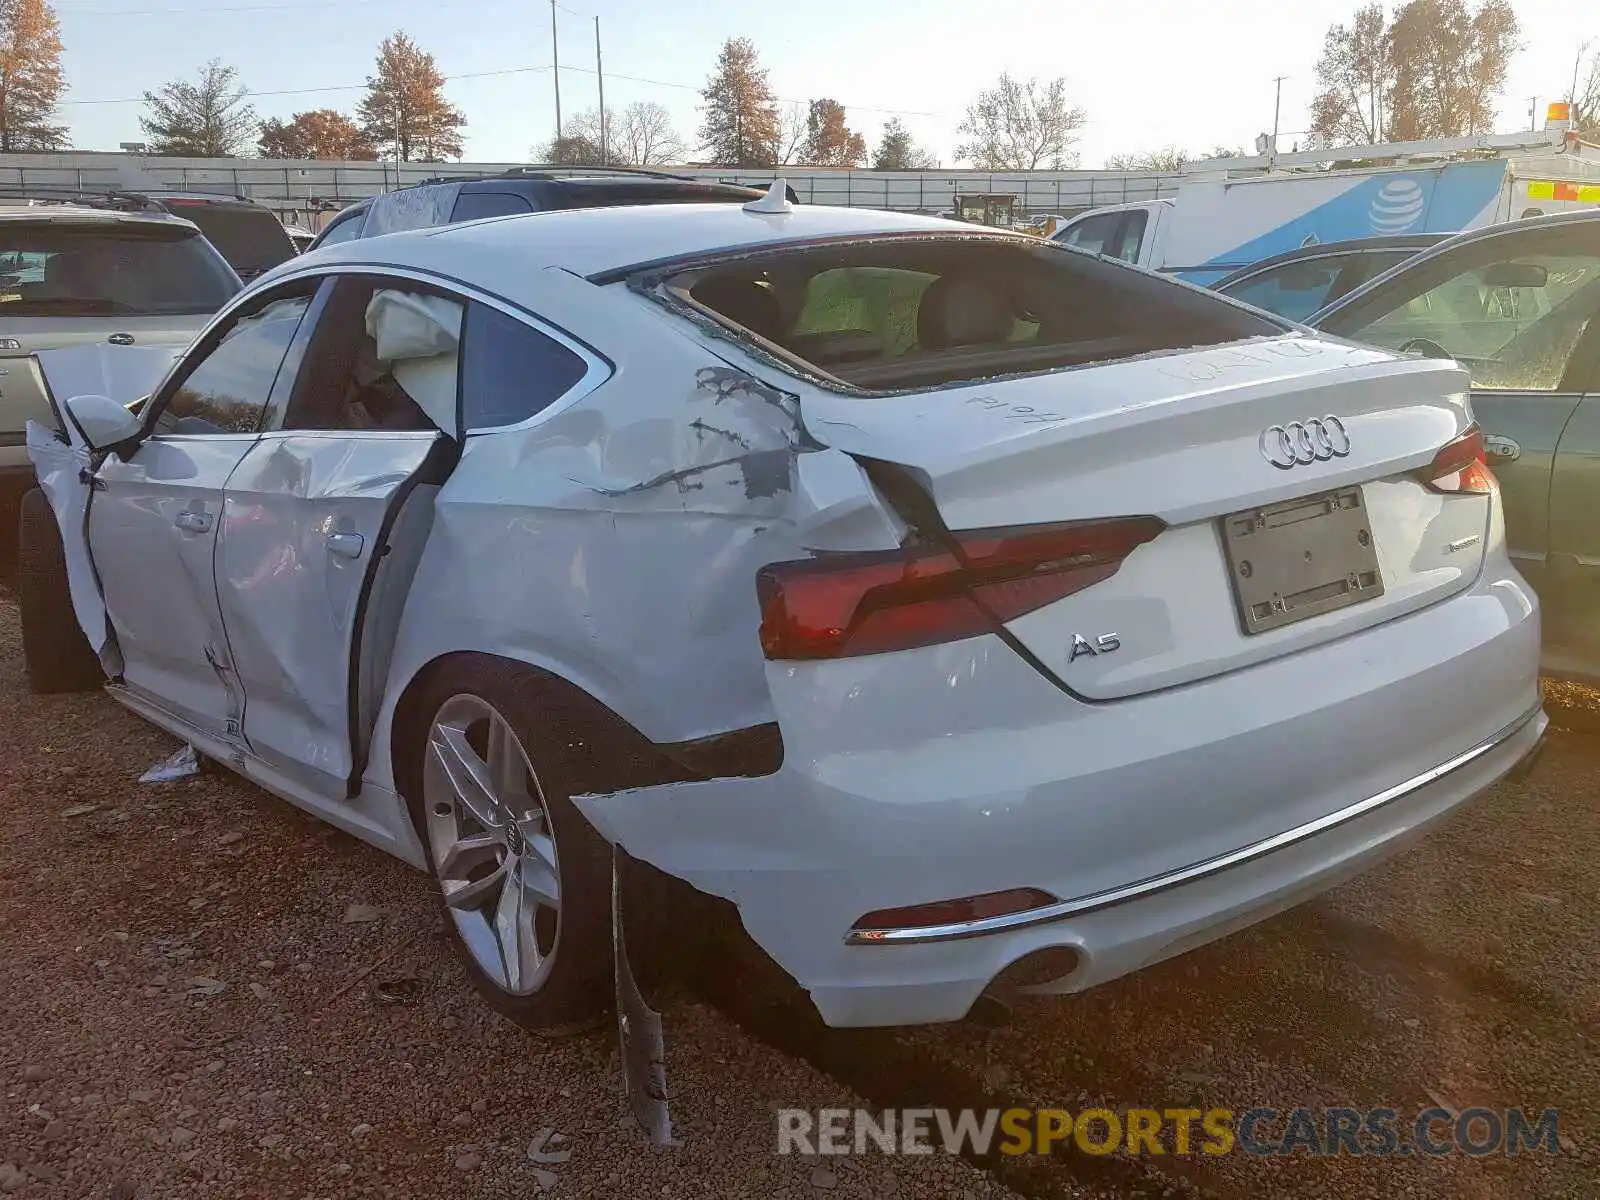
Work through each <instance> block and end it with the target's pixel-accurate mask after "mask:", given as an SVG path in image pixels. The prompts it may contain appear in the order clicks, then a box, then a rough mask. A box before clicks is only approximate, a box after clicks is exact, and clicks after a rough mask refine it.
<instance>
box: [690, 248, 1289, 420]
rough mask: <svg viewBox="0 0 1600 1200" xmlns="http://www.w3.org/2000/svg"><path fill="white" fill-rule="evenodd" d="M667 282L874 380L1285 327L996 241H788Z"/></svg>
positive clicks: (813, 356)
mask: <svg viewBox="0 0 1600 1200" xmlns="http://www.w3.org/2000/svg"><path fill="white" fill-rule="evenodd" d="M669 286H670V287H671V288H672V289H673V291H674V292H676V294H677V295H679V296H680V297H687V298H688V299H690V300H691V301H693V302H694V303H695V304H697V305H699V306H700V307H702V308H705V309H709V310H710V311H712V312H713V313H715V314H717V315H718V316H720V317H722V318H723V319H725V320H727V321H731V322H733V323H734V324H736V325H739V326H742V327H743V328H744V329H746V330H748V331H749V332H751V333H753V334H755V335H757V336H758V337H760V338H763V339H764V340H765V341H767V342H768V343H770V344H772V345H773V346H775V347H777V348H778V349H779V350H781V351H782V352H784V353H785V354H786V355H787V356H790V357H792V358H794V359H797V360H799V361H800V362H801V363H804V364H806V365H807V366H809V367H811V368H812V369H814V370H816V371H819V372H822V373H824V374H826V375H831V376H833V377H834V378H836V379H839V380H841V381H843V382H845V383H848V384H851V385H853V386H856V387H860V388H864V389H868V390H879V391H894V390H899V389H911V388H918V387H928V386H934V385H938V384H946V383H961V382H966V381H969V380H975V379H982V378H987V377H990V376H994V375H1001V374H1009V373H1013V372H1025V371H1041V370H1050V369H1053V368H1059V367H1068V366H1078V365H1082V364H1086V363H1096V362H1109V361H1114V360H1117V359H1124V358H1132V357H1134V356H1136V355H1140V354H1151V353H1156V352H1160V351H1166V350H1181V349H1188V348H1191V347H1195V346H1210V345H1219V344H1222V343H1225V342H1234V341H1239V340H1241V339H1244V338H1250V337H1262V336H1271V335H1274V334H1278V333H1281V332H1283V327H1282V326H1280V325H1277V324H1274V323H1272V322H1270V321H1269V320H1267V319H1266V318H1264V317H1261V316H1258V315H1253V314H1251V313H1248V312H1244V311H1241V310H1240V309H1238V308H1236V307H1234V306H1233V305H1230V304H1227V303H1225V302H1223V301H1221V300H1218V299H1216V298H1214V297H1212V296H1210V295H1207V294H1206V293H1203V292H1199V291H1194V290H1191V289H1189V288H1185V287H1182V286H1180V285H1178V284H1176V283H1172V282H1169V281H1167V280H1164V279H1161V278H1159V277H1156V276H1152V275H1147V274H1144V273H1141V272H1137V271H1132V270H1129V269H1127V268H1125V267H1122V266H1120V265H1118V264H1115V263H1110V262H1106V261H1104V260H1101V259H1098V258H1094V257H1090V256H1089V255H1085V254H1080V253H1077V252H1074V251H1070V250H1064V249H1062V248H1060V247H1056V246H1050V245H1046V244H1039V245H1031V244H1028V243H1026V242H1016V241H1009V240H1006V241H1002V240H1000V239H975V238H952V237H930V238H905V237H895V238H879V239H866V240H861V241H852V242H848V243H842V244H831V245H827V246H814V247H807V248H803V249H799V250H784V251H777V252H773V253H770V254H762V255H754V256H748V257H744V258H741V259H739V260H737V261H734V262H727V263H719V264H715V265H712V266H708V267H703V268H698V269H696V270H693V271H689V272H685V273H683V274H682V275H679V276H678V277H676V278H675V279H673V280H672V281H671V283H670V285H669Z"/></svg>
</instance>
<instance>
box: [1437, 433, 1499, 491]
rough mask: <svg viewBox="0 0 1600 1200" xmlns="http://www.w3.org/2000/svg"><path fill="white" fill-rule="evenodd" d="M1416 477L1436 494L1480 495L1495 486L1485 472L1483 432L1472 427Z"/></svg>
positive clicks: (1440, 452) (1493, 479)
mask: <svg viewBox="0 0 1600 1200" xmlns="http://www.w3.org/2000/svg"><path fill="white" fill-rule="evenodd" d="M1416 477H1417V478H1418V479H1420V480H1421V481H1422V482H1423V483H1424V484H1426V485H1427V486H1428V487H1429V488H1431V489H1432V490H1433V491H1436V492H1445V493H1447V494H1450V495H1455V494H1458V493H1462V492H1470V493H1476V494H1480V495H1481V494H1484V493H1487V492H1492V491H1494V490H1495V488H1497V487H1498V486H1499V483H1498V481H1497V480H1496V479H1495V477H1494V472H1493V471H1491V470H1490V469H1489V463H1488V456H1487V454H1486V452H1485V450H1484V443H1483V430H1482V429H1480V428H1479V427H1478V426H1476V425H1471V426H1468V428H1467V431H1466V432H1465V433H1463V434H1462V435H1461V436H1460V437H1458V438H1456V440H1455V441H1453V442H1450V443H1448V444H1447V445H1446V446H1445V447H1444V448H1443V449H1442V450H1440V451H1439V453H1438V454H1435V455H1434V456H1433V462H1431V463H1429V464H1428V465H1427V466H1426V467H1423V468H1422V469H1421V470H1420V471H1417V472H1416Z"/></svg>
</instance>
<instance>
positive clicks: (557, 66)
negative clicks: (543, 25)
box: [550, 0, 561, 142]
mask: <svg viewBox="0 0 1600 1200" xmlns="http://www.w3.org/2000/svg"><path fill="white" fill-rule="evenodd" d="M550 75H551V77H552V78H553V79H554V80H555V82H556V141H558V142H559V141H560V140H561V51H560V50H559V49H558V48H557V45H556V0H550Z"/></svg>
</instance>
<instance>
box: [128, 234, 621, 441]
mask: <svg viewBox="0 0 1600 1200" xmlns="http://www.w3.org/2000/svg"><path fill="white" fill-rule="evenodd" d="M281 269H282V268H280V270H281ZM340 275H383V276H388V277H392V278H394V279H405V280H410V281H412V282H414V283H425V284H429V285H430V286H432V287H436V288H439V289H441V290H443V291H446V292H450V293H452V294H453V295H455V296H457V297H459V298H462V299H465V300H470V301H477V302H478V303H481V304H485V305H487V306H489V307H490V308H493V309H497V310H499V311H500V312H502V313H504V314H505V315H506V316H508V317H511V318H512V319H513V320H516V321H519V322H521V323H522V324H524V325H527V326H529V327H530V328H532V329H534V330H537V331H538V332H539V333H542V334H544V335H545V336H546V337H549V338H551V339H553V340H555V341H557V342H559V343H561V345H563V346H565V347H566V348H567V349H569V350H571V351H573V352H574V353H576V354H577V355H578V356H579V357H581V358H582V359H583V360H584V363H585V366H586V368H587V369H586V370H585V372H584V375H583V377H582V378H581V379H579V380H578V382H577V383H575V384H573V385H572V387H570V388H568V389H567V390H566V391H565V392H563V393H562V394H561V395H560V396H558V397H556V398H555V399H554V400H552V401H551V402H550V403H549V404H547V405H546V406H545V407H544V408H541V409H540V410H539V411H538V412H536V413H534V414H533V415H532V416H530V417H525V418H523V419H522V420H521V421H517V422H515V423H513V424H510V425H492V426H484V427H482V428H479V429H458V432H457V435H456V436H457V440H458V441H461V442H462V444H463V445H465V439H466V438H471V437H478V436H481V435H483V434H492V433H517V432H521V431H523V430H527V429H532V428H534V427H536V426H537V425H539V424H540V423H542V422H543V421H545V420H548V419H550V418H552V417H554V416H556V415H557V414H559V413H561V412H564V411H566V410H567V409H569V408H571V407H572V406H573V405H575V404H577V403H578V402H579V401H581V400H583V399H584V398H585V397H587V396H588V395H589V394H590V393H592V392H594V391H595V390H597V389H598V388H600V387H601V386H602V385H604V384H605V383H606V382H607V381H608V380H610V378H611V377H612V376H613V375H614V374H616V370H617V368H616V363H615V362H613V361H612V360H611V359H610V358H608V357H607V356H606V355H604V354H602V353H601V352H600V351H599V350H597V349H595V348H594V347H592V346H590V345H588V344H587V343H585V342H582V341H580V340H579V339H578V338H577V337H576V336H575V335H573V334H571V333H568V332H567V331H566V330H565V329H562V328H561V327H560V326H559V325H557V324H555V323H554V322H553V321H550V320H549V319H547V318H545V317H542V316H540V315H539V314H537V313H535V312H533V311H532V310H531V309H528V308H525V307H523V306H522V305H520V304H516V303H514V302H512V301H510V300H507V299H505V298H504V297H502V296H497V295H495V294H494V293H493V292H488V291H485V290H484V289H483V288H480V287H477V286H476V285H474V284H470V283H468V282H467V281H465V280H463V279H459V278H456V277H455V276H452V275H444V274H441V273H439V272H435V271H424V270H420V269H418V268H416V267H407V266H400V265H398V264H391V263H380V262H367V261H361V260H355V261H350V262H323V263H313V264H306V265H299V264H296V267H295V268H291V269H290V273H289V274H286V275H280V276H278V277H277V278H275V279H274V280H273V281H272V283H271V285H270V287H267V288H263V289H262V290H261V291H259V292H257V291H254V290H252V289H249V288H247V289H245V291H243V292H240V293H239V294H238V295H236V296H234V297H233V299H231V300H230V301H229V303H228V304H227V305H225V306H224V307H223V308H222V309H220V310H219V311H218V312H217V313H216V314H215V315H214V316H213V317H212V318H211V320H210V321H209V322H208V323H207V324H206V326H205V328H203V329H202V330H201V331H200V332H199V333H198V334H197V335H196V336H195V339H194V341H193V342H191V343H190V344H189V346H188V347H187V348H186V350H185V352H184V354H183V355H182V356H181V357H180V358H179V359H178V360H177V361H176V362H174V363H173V364H172V368H171V369H170V370H169V371H168V372H167V374H166V375H164V376H163V377H162V378H161V380H160V381H159V382H158V383H157V384H156V386H155V388H154V389H153V390H152V391H151V393H150V397H151V400H152V401H154V400H155V398H156V397H158V396H160V395H161V394H162V393H163V392H164V391H165V390H166V389H167V386H168V384H169V383H170V382H172V381H173V379H174V378H175V377H176V376H177V373H178V372H179V371H181V370H183V368H184V367H185V366H186V365H187V364H188V362H189V359H190V358H191V356H192V355H193V354H194V353H197V352H198V351H199V348H200V347H201V346H202V345H206V344H207V343H208V341H209V339H210V338H211V337H212V336H213V335H214V333H215V331H216V330H217V329H218V328H220V327H221V326H222V325H224V324H226V323H227V322H229V321H231V320H232V319H233V314H234V313H235V312H237V311H238V310H239V309H241V308H243V307H244V306H245V305H247V304H250V303H252V302H254V300H255V299H256V297H257V296H260V295H264V294H267V293H268V292H275V291H277V290H278V289H280V288H283V287H287V286H290V285H292V284H295V283H301V282H304V281H305V280H308V279H319V280H320V279H324V278H325V277H327V276H340ZM317 286H318V287H321V286H322V285H321V284H320V283H319V284H318V285H317ZM465 327H466V325H465V319H464V318H463V322H462V328H463V329H465ZM285 353H287V351H286V352H285ZM464 361H465V356H464V355H463V362H464ZM456 406H457V414H458V416H457V420H458V424H459V423H460V421H461V417H462V416H464V412H463V398H462V396H461V393H460V391H459V390H458V391H457V394H456ZM151 410H152V411H151V415H150V416H149V417H147V418H146V419H145V425H144V427H143V428H142V429H141V431H140V433H139V440H140V441H143V440H144V439H145V438H147V437H151V436H161V437H163V438H196V437H252V438H253V437H259V436H262V435H263V431H258V432H256V433H252V434H206V433H186V434H161V435H155V434H152V433H150V432H148V431H149V430H150V429H152V428H153V426H154V422H155V416H156V415H157V414H156V413H155V411H154V404H153V403H152V405H151ZM263 411H265V409H263ZM264 432H278V431H275V430H274V431H264ZM282 432H285V433H287V432H294V431H292V430H284V431H282ZM300 432H314V431H300ZM334 432H338V431H334ZM344 432H345V434H346V436H352V435H354V434H358V433H362V432H374V431H362V430H348V431H344ZM376 432H393V431H376ZM446 436H451V435H448V434H447V435H446Z"/></svg>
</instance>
